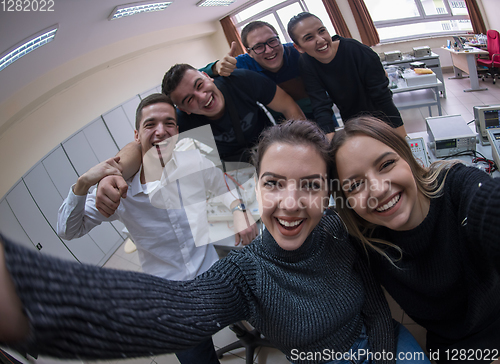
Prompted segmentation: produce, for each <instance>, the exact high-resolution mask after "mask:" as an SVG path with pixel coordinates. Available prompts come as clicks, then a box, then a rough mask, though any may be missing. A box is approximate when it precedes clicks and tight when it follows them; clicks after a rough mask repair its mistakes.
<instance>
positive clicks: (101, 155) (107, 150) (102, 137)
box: [82, 117, 118, 162]
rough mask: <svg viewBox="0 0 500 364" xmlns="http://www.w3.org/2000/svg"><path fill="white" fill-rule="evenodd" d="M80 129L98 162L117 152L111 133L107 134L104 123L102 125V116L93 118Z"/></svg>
mask: <svg viewBox="0 0 500 364" xmlns="http://www.w3.org/2000/svg"><path fill="white" fill-rule="evenodd" d="M82 131H83V133H84V134H85V137H86V138H87V141H88V142H89V144H90V147H91V148H92V151H93V152H94V154H95V155H96V157H97V159H98V160H99V162H103V161H105V160H106V159H109V158H111V157H113V156H115V155H116V153H117V152H118V147H117V146H116V144H115V142H114V140H113V138H112V137H111V134H109V132H108V129H107V128H106V125H104V121H103V120H102V118H100V117H99V118H98V119H97V120H94V121H93V122H91V123H90V124H89V125H87V126H86V127H85V128H83V130H82Z"/></svg>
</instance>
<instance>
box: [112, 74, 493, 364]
mask: <svg viewBox="0 0 500 364" xmlns="http://www.w3.org/2000/svg"><path fill="white" fill-rule="evenodd" d="M444 76H445V80H444V81H445V86H446V93H447V97H446V99H444V98H441V105H442V109H443V110H442V112H443V115H454V114H461V115H462V116H463V118H464V119H465V120H466V121H470V120H473V111H472V107H473V106H476V105H490V104H500V81H499V82H498V83H497V84H496V85H493V84H492V80H491V79H487V80H486V81H484V82H483V81H480V84H481V85H484V86H486V87H488V88H489V89H488V90H487V91H476V92H464V91H463V90H464V89H466V88H469V87H470V81H469V79H467V78H465V79H461V80H457V79H453V80H450V79H448V77H451V76H453V74H445V75H444ZM401 114H402V116H403V120H404V122H405V127H406V131H407V132H408V133H412V132H418V131H425V118H426V117H428V116H429V112H428V108H427V107H423V108H420V109H409V110H403V111H402V113H401ZM432 114H433V116H437V115H438V113H437V106H434V107H433V108H432ZM105 266H106V267H110V268H117V269H128V270H136V271H140V264H139V260H138V258H137V253H132V254H127V253H125V252H124V250H123V247H120V248H119V249H118V250H117V251H116V253H115V254H114V255H113V256H112V257H111V258H110V259H109V261H108V262H107V263H106V265H105ZM388 299H389V303H390V306H391V311H392V314H393V317H394V318H395V319H396V320H398V321H400V322H402V323H403V324H404V325H405V326H406V327H407V328H408V329H409V330H410V332H411V333H412V334H413V335H414V336H415V338H416V339H417V341H418V342H419V343H420V345H421V346H422V347H424V343H425V330H424V329H423V328H421V327H420V326H419V325H417V324H415V323H414V322H413V321H412V320H411V319H410V318H409V317H408V316H407V315H405V313H404V312H403V311H402V310H401V308H400V307H399V306H398V304H397V303H396V302H395V301H394V300H392V298H390V297H388ZM457 319H460V318H458V317H457ZM235 339H236V337H235V335H234V333H233V332H232V331H230V330H229V329H228V328H225V329H223V330H222V331H220V332H219V333H217V334H216V335H215V336H214V343H215V346H216V347H218V348H219V347H222V346H225V345H227V344H229V343H232V342H233V341H235ZM117 363H123V364H176V363H179V362H178V360H177V358H176V357H175V356H174V355H163V356H159V357H152V358H142V359H131V360H122V361H113V362H108V364H117ZM221 363H222V364H244V363H245V352H244V350H243V349H239V350H235V351H233V352H232V353H231V354H226V355H225V356H224V357H223V359H221ZM254 363H259V364H266V363H267V364H286V363H289V362H288V361H287V360H286V359H285V356H284V355H283V354H282V353H281V352H279V351H278V350H276V349H268V348H262V349H261V348H259V349H257V350H256V354H255V358H254Z"/></svg>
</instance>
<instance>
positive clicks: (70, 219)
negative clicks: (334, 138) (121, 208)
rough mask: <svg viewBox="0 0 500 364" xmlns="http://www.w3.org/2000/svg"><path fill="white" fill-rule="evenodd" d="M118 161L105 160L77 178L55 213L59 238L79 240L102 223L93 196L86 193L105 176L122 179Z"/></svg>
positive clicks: (101, 217)
mask: <svg viewBox="0 0 500 364" xmlns="http://www.w3.org/2000/svg"><path fill="white" fill-rule="evenodd" d="M119 161H120V157H113V158H110V159H107V160H105V161H104V162H101V163H99V164H97V165H96V166H94V167H92V168H90V169H89V170H88V171H87V172H85V173H83V174H82V175H81V176H80V177H79V178H78V180H77V182H76V183H75V184H74V185H73V186H72V188H71V190H70V191H69V192H68V196H67V197H66V199H65V200H64V201H63V203H62V205H61V207H60V208H59V210H58V213H57V226H56V232H57V234H58V235H59V236H60V237H61V238H63V239H66V240H71V239H75V238H79V237H81V236H83V235H85V234H87V233H88V232H89V231H90V230H92V229H93V228H94V227H96V226H97V225H100V224H101V223H102V222H103V221H104V217H103V216H102V215H101V214H99V213H98V212H97V211H96V210H95V208H94V205H95V204H94V199H93V197H94V196H93V194H88V191H89V189H90V187H92V186H94V185H95V184H96V183H98V182H99V181H100V180H101V179H102V178H104V177H106V176H111V177H113V178H122V177H121V166H120V165H119V164H118V162H119ZM108 217H109V216H108Z"/></svg>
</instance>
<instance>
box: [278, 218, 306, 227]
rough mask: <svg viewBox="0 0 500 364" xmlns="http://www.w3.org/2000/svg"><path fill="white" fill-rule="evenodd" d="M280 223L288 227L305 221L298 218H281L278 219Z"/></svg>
mask: <svg viewBox="0 0 500 364" xmlns="http://www.w3.org/2000/svg"><path fill="white" fill-rule="evenodd" d="M278 221H279V223H280V224H281V225H283V226H286V227H294V226H297V225H299V224H300V223H301V222H302V221H304V219H302V220H297V221H291V222H290V221H285V220H281V219H278Z"/></svg>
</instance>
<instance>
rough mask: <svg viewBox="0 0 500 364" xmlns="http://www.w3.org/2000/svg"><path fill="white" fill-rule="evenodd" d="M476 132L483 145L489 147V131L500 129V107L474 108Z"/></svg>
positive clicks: (483, 106)
mask: <svg viewBox="0 0 500 364" xmlns="http://www.w3.org/2000/svg"><path fill="white" fill-rule="evenodd" d="M473 110H474V121H475V124H476V131H477V133H478V134H479V136H480V140H481V144H482V145H489V144H490V143H489V141H488V131H487V130H488V129H494V128H500V105H481V106H474V107H473Z"/></svg>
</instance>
